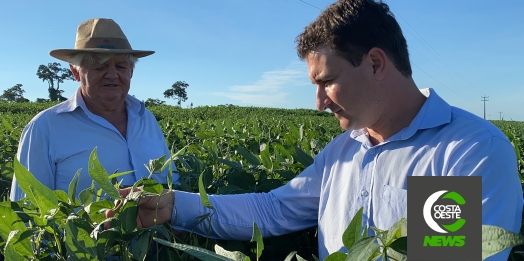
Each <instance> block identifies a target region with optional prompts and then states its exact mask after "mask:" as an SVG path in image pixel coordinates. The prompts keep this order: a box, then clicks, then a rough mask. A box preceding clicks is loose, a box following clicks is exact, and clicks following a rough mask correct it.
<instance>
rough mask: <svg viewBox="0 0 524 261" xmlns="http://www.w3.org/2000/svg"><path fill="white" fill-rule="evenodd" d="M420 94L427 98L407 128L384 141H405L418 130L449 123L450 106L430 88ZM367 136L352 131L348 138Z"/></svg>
mask: <svg viewBox="0 0 524 261" xmlns="http://www.w3.org/2000/svg"><path fill="white" fill-rule="evenodd" d="M420 92H421V93H422V94H423V95H424V96H426V97H427V99H426V101H425V102H424V105H422V108H420V110H419V112H418V113H417V116H415V118H414V119H413V121H411V123H410V124H409V126H408V127H406V128H404V129H402V130H401V131H399V132H398V133H397V134H395V135H393V136H391V137H390V138H389V139H387V140H386V141H384V143H386V142H388V141H394V140H407V139H409V138H410V137H411V136H413V135H414V134H415V133H416V132H417V131H418V130H423V129H430V128H434V127H438V126H440V125H444V124H448V123H450V122H451V106H450V105H449V104H448V103H447V102H446V101H444V100H443V99H442V98H441V97H440V96H438V95H437V93H436V92H435V90H433V89H432V88H427V89H421V90H420ZM365 134H367V131H366V130H365V129H359V130H354V131H352V132H351V134H350V136H351V138H353V139H356V138H357V137H358V136H361V135H365Z"/></svg>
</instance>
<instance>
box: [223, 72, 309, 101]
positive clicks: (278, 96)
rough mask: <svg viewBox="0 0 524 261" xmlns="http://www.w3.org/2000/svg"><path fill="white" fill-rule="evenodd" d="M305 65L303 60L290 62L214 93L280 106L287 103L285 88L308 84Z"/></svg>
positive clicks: (237, 99)
mask: <svg viewBox="0 0 524 261" xmlns="http://www.w3.org/2000/svg"><path fill="white" fill-rule="evenodd" d="M308 83H309V81H308V78H307V67H306V65H305V63H303V62H292V63H291V64H290V65H289V66H288V67H287V68H285V69H282V70H273V71H267V72H264V73H262V76H261V78H260V79H259V80H258V81H256V82H255V83H253V84H249V85H237V86H231V87H229V92H216V93H214V95H217V96H223V97H227V98H229V99H231V100H235V101H238V102H240V103H243V104H246V105H256V106H268V107H273V106H280V105H283V104H288V103H289V101H288V99H287V96H288V94H289V93H288V92H285V90H286V88H290V87H296V86H300V85H306V84H308Z"/></svg>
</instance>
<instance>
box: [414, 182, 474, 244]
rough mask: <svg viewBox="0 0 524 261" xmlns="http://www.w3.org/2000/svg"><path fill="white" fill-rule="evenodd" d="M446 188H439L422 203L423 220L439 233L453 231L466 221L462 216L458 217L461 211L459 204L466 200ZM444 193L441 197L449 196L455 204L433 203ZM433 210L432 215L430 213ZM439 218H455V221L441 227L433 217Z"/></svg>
mask: <svg viewBox="0 0 524 261" xmlns="http://www.w3.org/2000/svg"><path fill="white" fill-rule="evenodd" d="M446 192H448V191H447V190H441V191H437V192H435V193H433V194H431V196H429V198H428V199H427V200H426V203H424V210H423V211H424V220H425V221H426V224H428V226H429V227H430V228H431V229H433V231H435V232H439V233H443V234H445V233H448V232H455V231H457V230H459V229H460V228H461V227H462V226H464V224H465V223H466V220H465V219H463V218H460V214H461V213H462V211H461V210H460V205H464V204H465V203H466V201H465V200H464V198H463V197H462V196H461V195H460V194H459V193H457V192H454V191H452V192H448V193H446ZM444 193H446V194H445V195H444V196H443V197H442V199H445V198H449V199H451V200H453V201H455V203H457V204H456V205H438V204H435V202H436V201H437V200H438V199H439V198H440V196H441V195H442V194H444ZM432 210H433V213H434V214H433V215H432V214H431V212H432ZM433 218H435V219H440V220H448V219H455V220H456V221H455V223H453V224H451V225H442V226H443V227H444V229H442V228H441V227H440V226H439V225H438V224H437V222H435V219H433Z"/></svg>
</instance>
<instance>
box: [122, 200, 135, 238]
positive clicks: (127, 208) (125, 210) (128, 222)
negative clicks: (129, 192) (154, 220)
mask: <svg viewBox="0 0 524 261" xmlns="http://www.w3.org/2000/svg"><path fill="white" fill-rule="evenodd" d="M137 215H138V204H137V202H136V201H134V200H128V199H125V200H124V206H123V207H122V208H121V209H120V214H119V215H118V219H119V220H120V222H122V223H121V225H122V229H123V230H124V233H130V232H133V231H135V229H136V228H137V224H136V217H137Z"/></svg>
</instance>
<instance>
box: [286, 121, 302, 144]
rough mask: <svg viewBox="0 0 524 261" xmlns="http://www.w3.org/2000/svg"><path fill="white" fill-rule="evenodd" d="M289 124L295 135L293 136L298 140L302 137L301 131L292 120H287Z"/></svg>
mask: <svg viewBox="0 0 524 261" xmlns="http://www.w3.org/2000/svg"><path fill="white" fill-rule="evenodd" d="M287 126H288V127H289V131H290V132H291V134H292V135H293V138H295V139H297V140H298V139H300V131H299V130H298V128H297V126H296V125H295V124H293V123H292V122H290V121H288V122H287Z"/></svg>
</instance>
